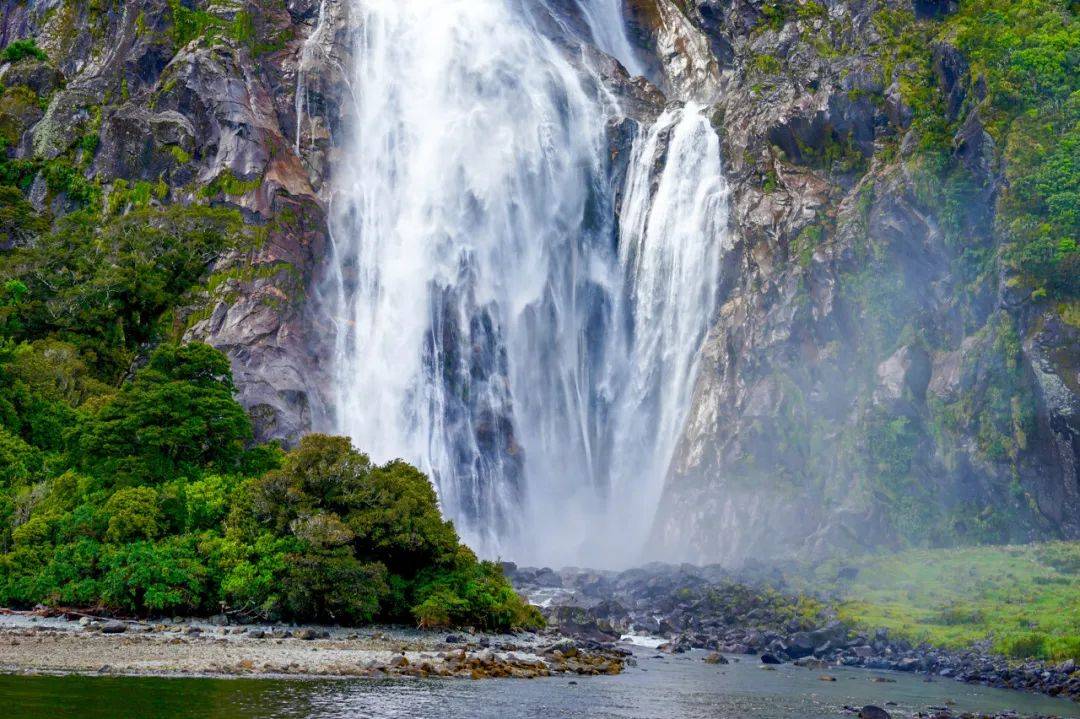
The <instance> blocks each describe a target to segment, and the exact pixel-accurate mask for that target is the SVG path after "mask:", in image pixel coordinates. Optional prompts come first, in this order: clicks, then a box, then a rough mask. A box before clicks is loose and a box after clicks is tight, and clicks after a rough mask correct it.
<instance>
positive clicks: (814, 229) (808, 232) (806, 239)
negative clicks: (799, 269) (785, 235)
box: [791, 225, 825, 267]
mask: <svg viewBox="0 0 1080 719" xmlns="http://www.w3.org/2000/svg"><path fill="white" fill-rule="evenodd" d="M824 237H825V228H824V227H823V226H821V225H810V226H808V227H804V228H803V230H802V232H800V233H799V236H798V237H796V238H795V241H794V242H793V243H792V245H791V254H792V255H793V256H795V257H796V258H798V261H799V264H800V265H802V266H803V267H809V266H810V263H811V261H812V260H813V258H814V250H815V249H816V248H817V247H818V245H820V244H821V241H822V239H823V238H824Z"/></svg>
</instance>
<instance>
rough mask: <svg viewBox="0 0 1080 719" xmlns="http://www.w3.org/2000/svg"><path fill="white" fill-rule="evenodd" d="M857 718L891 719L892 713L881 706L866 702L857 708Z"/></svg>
mask: <svg viewBox="0 0 1080 719" xmlns="http://www.w3.org/2000/svg"><path fill="white" fill-rule="evenodd" d="M859 719H892V715H891V714H889V712H887V711H885V710H884V709H882V708H881V707H877V706H874V705H873V704H867V705H866V706H864V707H863V708H862V709H860V710H859Z"/></svg>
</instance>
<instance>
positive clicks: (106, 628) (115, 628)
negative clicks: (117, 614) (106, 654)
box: [101, 621, 128, 634]
mask: <svg viewBox="0 0 1080 719" xmlns="http://www.w3.org/2000/svg"><path fill="white" fill-rule="evenodd" d="M127 630H128V625H127V622H120V621H111V622H105V624H103V625H102V626H101V633H102V634H123V633H124V632H126V631H127Z"/></svg>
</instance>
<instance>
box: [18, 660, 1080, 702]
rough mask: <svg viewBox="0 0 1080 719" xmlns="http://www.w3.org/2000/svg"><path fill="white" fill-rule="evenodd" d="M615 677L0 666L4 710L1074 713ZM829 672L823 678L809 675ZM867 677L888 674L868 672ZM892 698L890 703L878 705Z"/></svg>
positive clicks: (943, 688)
mask: <svg viewBox="0 0 1080 719" xmlns="http://www.w3.org/2000/svg"><path fill="white" fill-rule="evenodd" d="M635 651H636V652H637V660H638V665H637V666H636V667H629V668H628V669H627V671H626V672H625V673H623V674H621V675H619V676H614V677H594V678H581V679H578V680H574V679H568V678H566V677H559V678H550V679H535V680H511V679H505V680H487V681H463V680H307V681H304V680H272V679H268V680H250V679H165V678H157V677H148V678H127V677H53V676H0V701H2V702H3V707H4V709H3V715H4V716H5V717H10V718H11V719H56V718H57V717H79V719H104V718H105V717H108V718H109V719H120V718H122V717H138V718H139V719H180V718H181V717H183V718H184V719H190V718H194V717H208V718H211V719H212V718H216V717H221V718H222V719H224V718H226V717H228V719H254V718H255V717H274V718H275V719H346V718H348V719H363V718H366V717H373V718H374V717H378V718H379V719H390V718H398V717H400V718H402V719H414V718H415V719H426V718H427V717H439V719H454V718H455V717H461V718H463V719H464V718H469V719H477V718H482V717H493V718H496V717H497V718H498V719H519V718H520V719H526V718H531V717H543V718H545V719H549V718H555V717H559V718H566V719H570V718H574V717H590V718H594V719H603V718H607V717H610V718H616V717H617V718H619V719H669V718H670V719H676V718H678V719H706V718H707V719H834V718H835V717H843V716H851V715H850V714H845V713H844V710H843V707H844V705H853V706H862V705H864V704H870V703H872V704H876V705H879V706H886V707H887V708H888V710H889V711H890V712H891V713H892V715H893V716H894V717H907V716H911V714H912V713H913V712H915V711H920V710H921V711H926V710H927V709H928V708H929V707H931V706H945V705H948V706H949V707H950V708H951V709H952V710H953V711H954V712H957V713H958V712H962V711H972V712H978V711H981V712H1003V711H1006V710H1009V709H1015V710H1017V711H1019V712H1020V714H1022V715H1034V714H1042V715H1056V716H1060V717H1072V718H1074V719H1076V718H1080V705H1077V704H1074V703H1072V702H1069V701H1065V700H1060V699H1052V698H1049V697H1042V696H1035V695H1029V694H1021V693H1019V692H1011V691H1005V690H1000V689H990V688H986V687H979V686H972V685H966V684H960V683H958V682H954V681H951V680H946V679H940V680H936V681H933V682H926V681H925V680H924V679H923V678H922V677H920V676H916V675H910V674H896V673H887V672H868V671H864V670H854V669H839V668H837V669H830V670H829V671H827V672H823V671H821V670H808V669H802V668H799V667H795V666H792V665H784V666H780V667H777V668H776V670H775V671H765V670H762V669H760V668H759V667H758V665H757V662H756V661H755V660H754V659H753V658H752V657H743V658H742V661H740V662H737V663H732V664H729V665H726V666H721V665H711V664H706V663H705V662H703V661H702V658H703V656H704V655H703V654H701V653H700V652H692V653H690V654H688V655H683V656H676V657H664V658H655V654H654V652H653V651H652V650H648V649H642V648H639V649H636V650H635ZM823 674H828V675H829V676H833V677H835V678H836V680H837V681H835V682H826V681H822V680H821V679H820V678H819V677H820V676H821V675H823ZM875 678H879V679H890V680H894V681H892V682H879V681H874V679H875ZM889 702H893V703H894V704H889Z"/></svg>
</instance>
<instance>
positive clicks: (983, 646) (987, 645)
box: [504, 550, 1080, 700]
mask: <svg viewBox="0 0 1080 719" xmlns="http://www.w3.org/2000/svg"><path fill="white" fill-rule="evenodd" d="M1000 551H1002V552H1004V551H1005V550H1000ZM1025 557H1026V555H1025ZM1024 561H1028V560H1027V559H1026V558H1025V559H1024ZM999 566H1000V562H999ZM504 570H505V571H506V572H507V575H508V576H509V577H510V578H511V581H512V582H513V583H514V585H515V586H516V587H517V589H518V590H519V591H522V592H524V593H526V594H528V595H529V596H530V597H531V598H532V600H533V601H534V602H536V603H538V604H541V605H542V607H543V612H544V614H545V616H546V618H547V619H548V621H549V622H550V623H551V625H552V626H553V627H555V628H557V629H558V630H559V631H560V632H562V633H564V634H567V635H569V636H574V637H578V638H584V639H589V640H593V641H601V642H603V641H612V640H614V639H618V638H619V637H621V636H625V635H635V636H638V637H642V638H645V640H647V641H649V642H651V643H652V645H653V646H657V647H659V648H660V650H661V651H663V652H666V653H671V654H679V653H683V652H686V651H689V650H691V649H702V650H706V651H713V652H718V653H720V654H737V655H738V654H743V655H745V654H749V655H754V656H756V657H757V658H758V660H759V661H761V662H762V663H763V664H767V665H779V664H786V663H797V664H799V665H801V666H804V667H807V668H811V669H827V668H829V667H834V666H848V667H859V668H865V669H875V670H892V671H899V672H907V673H914V674H921V675H923V676H925V677H926V678H928V679H935V680H936V679H941V680H954V679H955V680H959V681H962V682H966V683H972V684H982V685H985V686H991V687H997V688H1002V689H1014V690H1022V691H1029V692H1038V693H1042V694H1046V695H1049V696H1055V697H1062V698H1070V699H1073V700H1080V670H1078V668H1077V662H1076V661H1075V660H1073V659H1063V660H1060V661H1054V660H1035V659H1030V660H1020V659H1010V658H1007V657H1004V656H1001V655H1000V654H999V653H997V652H995V651H994V643H993V641H991V640H990V639H985V640H984V641H981V642H972V643H971V644H968V645H966V646H953V647H941V646H936V645H934V644H931V643H930V642H926V641H915V640H913V637H912V635H911V634H904V633H903V632H901V631H900V630H899V627H900V626H901V625H902V624H903V623H902V622H893V623H892V624H891V625H887V626H870V625H866V624H864V623H858V622H855V621H852V619H851V614H850V612H848V613H845V611H844V610H845V609H847V610H849V609H850V606H851V605H850V603H846V602H845V594H844V593H843V591H842V589H843V587H842V586H841V587H837V585H833V586H831V587H826V586H825V585H824V584H823V583H822V582H820V581H819V582H817V583H816V584H815V585H812V586H811V585H808V584H807V583H805V582H799V581H797V579H798V578H797V577H796V575H794V574H793V573H792V572H790V571H789V572H783V571H781V570H780V569H778V568H776V567H770V568H758V569H757V570H754V571H747V572H741V573H738V574H734V573H731V572H728V571H725V570H723V569H720V568H717V567H692V566H688V565H682V566H665V565H651V566H648V567H644V568H637V569H632V570H628V571H625V572H596V571H587V570H580V569H567V570H562V571H560V572H556V571H553V570H551V569H546V568H541V569H536V568H519V567H515V566H512V565H506V566H504ZM839 572H843V573H845V574H846V575H847V576H848V577H849V578H848V579H847V580H845V581H848V582H851V581H852V579H851V577H850V575H851V574H854V573H857V572H858V568H857V567H841V568H840V570H839ZM1029 573H1030V572H1029ZM833 576H834V577H835V576H836V575H835V574H834V575H833ZM967 576H970V574H968V575H967ZM1010 576H1012V577H1014V578H1015V576H1018V574H1017V573H1013V574H1012V575H1010ZM1039 576H1042V575H1039ZM1046 576H1047V577H1050V578H1055V577H1056V576H1057V575H1056V574H1047V575H1046ZM1065 580H1066V581H1070V582H1071V581H1072V580H1071V579H1070V578H1069V577H1067V576H1065ZM966 586H967V593H968V597H969V601H974V600H975V599H977V598H978V592H979V591H982V590H981V589H980V587H983V586H985V583H984V584H982V585H978V586H976V585H974V584H971V585H966ZM1062 586H1064V585H1062V584H1045V583H1043V584H1037V583H1036V582H1034V581H1033V582H1032V588H1031V590H1030V591H1028V592H1027V593H1026V594H1025V593H1023V592H1017V593H1016V594H1015V595H1014V596H1016V597H1024V596H1033V592H1035V591H1036V590H1041V591H1043V592H1048V591H1049V590H1048V589H1047V587H1049V588H1050V589H1052V590H1054V591H1055V592H1056V593H1057V594H1060V593H1061V587H1062ZM796 587H797V588H798V591H796ZM814 590H816V591H814ZM830 590H831V591H830ZM907 591H908V592H909V593H910V592H911V591H912V590H911V589H910V588H909V589H908V590H907ZM954 591H956V592H960V591H962V590H961V589H955V590H954ZM1057 594H1055V595H1054V596H1057ZM890 596H891V597H892V600H893V602H894V604H898V603H899V602H900V601H902V600H901V597H902V596H903V595H901V590H900V589H899V588H898V589H897V591H896V592H894V593H893V594H891V595H890ZM913 596H916V597H918V596H921V595H913ZM1074 598H1075V599H1080V594H1076V595H1075V596H1074ZM1001 601H1002V603H1003V604H1004V605H1007V606H1014V605H1015V603H1016V602H1015V601H1007V600H1006V599H1002V600H1001ZM985 603H986V604H987V605H988V606H989V605H991V604H992V602H991V601H990V600H987V601H986V602H985ZM875 606H876V605H875ZM927 611H928V612H940V611H941V610H940V608H938V607H936V606H929V607H927ZM1002 611H1004V610H1002ZM1029 611H1032V612H1033V611H1035V609H1034V608H1032V609H1031V610H1029ZM1070 611H1071V612H1072V614H1071V615H1069V614H1068V612H1062V613H1063V614H1064V615H1065V618H1064V619H1063V618H1062V617H1055V618H1053V620H1054V621H1058V622H1061V621H1068V617H1069V616H1072V617H1073V618H1074V619H1073V620H1074V621H1075V613H1076V611H1077V609H1076V605H1075V604H1074V607H1073V608H1072V609H1071V610H1070ZM871 616H873V615H871ZM1047 621H1049V620H1047ZM910 624H911V626H915V625H914V623H913V622H912V623H910ZM1011 626H1015V624H1013V625H1010V626H1009V627H1006V626H1005V625H1004V624H1003V623H1002V624H1000V625H999V626H998V627H996V629H998V630H999V631H1001V630H1005V629H1007V628H1011ZM974 636H975V630H974V629H972V630H971V632H970V633H969V634H968V637H974ZM1065 638H1067V637H1065Z"/></svg>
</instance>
